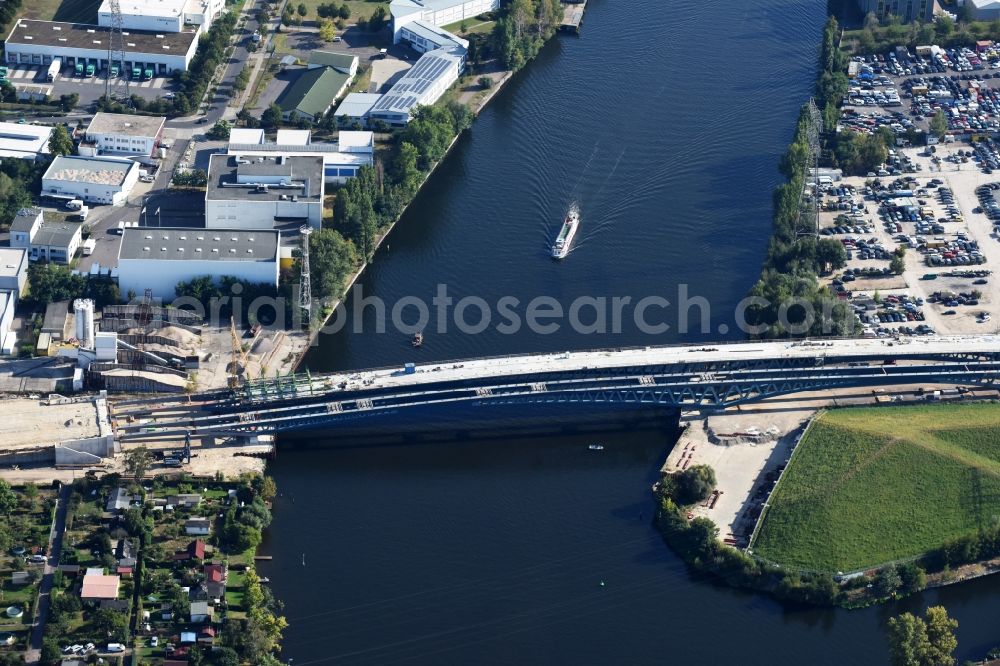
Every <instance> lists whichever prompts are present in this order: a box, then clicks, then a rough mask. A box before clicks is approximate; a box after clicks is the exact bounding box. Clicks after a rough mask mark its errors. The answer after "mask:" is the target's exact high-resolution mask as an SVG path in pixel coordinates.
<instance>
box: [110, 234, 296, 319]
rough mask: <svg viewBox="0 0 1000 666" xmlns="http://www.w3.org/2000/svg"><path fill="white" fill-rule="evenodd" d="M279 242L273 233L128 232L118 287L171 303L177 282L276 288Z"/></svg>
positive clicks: (123, 235) (122, 247)
mask: <svg viewBox="0 0 1000 666" xmlns="http://www.w3.org/2000/svg"><path fill="white" fill-rule="evenodd" d="M278 243H279V233H278V232H277V231H273V230H246V229H190V228H151V227H128V228H126V229H125V230H124V233H123V234H122V243H121V247H120V248H119V251H118V284H119V288H120V289H121V291H122V293H128V291H129V290H130V289H131V290H135V292H136V293H142V292H143V291H144V290H145V289H151V290H152V291H153V297H154V298H160V299H163V300H164V301H172V300H173V299H174V297H175V289H176V287H177V283H178V282H184V281H189V280H192V279H194V278H198V277H203V276H210V277H211V278H212V279H213V280H214V281H215V282H216V283H218V281H219V279H220V278H223V277H226V276H231V277H235V278H238V279H240V280H246V281H248V282H252V283H257V284H268V285H271V286H274V287H277V285H278V259H279V257H278V254H279V252H278Z"/></svg>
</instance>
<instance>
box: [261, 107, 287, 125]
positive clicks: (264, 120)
mask: <svg viewBox="0 0 1000 666" xmlns="http://www.w3.org/2000/svg"><path fill="white" fill-rule="evenodd" d="M281 120H282V117H281V107H280V106H278V105H277V104H271V106H269V107H267V109H266V110H265V111H264V113H263V114H262V115H261V117H260V123H261V125H263V126H264V127H279V126H280V125H281Z"/></svg>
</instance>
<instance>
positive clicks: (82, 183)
mask: <svg viewBox="0 0 1000 666" xmlns="http://www.w3.org/2000/svg"><path fill="white" fill-rule="evenodd" d="M138 180H139V164H138V163H136V162H133V161H131V160H123V159H114V158H108V157H83V156H75V155H57V156H56V158H55V159H54V160H52V164H50V165H49V168H48V170H47V171H46V172H45V174H44V175H43V176H42V192H41V194H42V196H45V197H53V198H56V199H67V200H69V199H81V200H83V201H87V202H93V203H100V204H113V205H115V206H118V205H120V204H123V203H125V202H126V200H127V199H128V195H129V193H130V192H131V191H132V188H133V187H135V184H136V182H137V181H138Z"/></svg>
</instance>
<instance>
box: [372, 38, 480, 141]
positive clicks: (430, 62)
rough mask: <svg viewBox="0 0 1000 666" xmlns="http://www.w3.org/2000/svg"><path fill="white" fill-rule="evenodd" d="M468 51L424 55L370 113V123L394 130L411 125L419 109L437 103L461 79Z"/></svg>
mask: <svg viewBox="0 0 1000 666" xmlns="http://www.w3.org/2000/svg"><path fill="white" fill-rule="evenodd" d="M465 54H466V51H465V49H464V48H462V47H459V46H453V47H449V48H441V49H435V50H433V51H428V52H427V53H425V54H424V55H422V56H420V60H418V61H417V64H415V65H414V66H413V67H411V68H410V69H409V70H407V72H406V73H405V74H404V75H403V77H402V78H401V79H399V80H398V81H396V83H394V84H393V86H392V88H390V89H389V92H387V93H386V94H384V95H382V98H381V99H380V100H379V101H378V102H376V103H375V105H374V106H372V108H371V109H370V110H369V111H368V118H369V122H372V121H375V120H381V121H383V122H385V123H388V124H389V125H392V126H394V127H402V126H404V125H406V124H407V123H408V122H410V117H411V116H412V114H413V112H414V111H415V110H416V108H417V107H418V106H423V105H428V104H433V103H434V102H436V101H438V99H440V97H441V95H443V94H444V93H445V91H446V90H448V88H449V87H450V86H451V84H453V83H454V82H455V81H457V80H458V77H459V75H460V74H461V73H462V70H463V69H464V68H465Z"/></svg>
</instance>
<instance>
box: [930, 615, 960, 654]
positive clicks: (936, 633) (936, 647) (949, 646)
mask: <svg viewBox="0 0 1000 666" xmlns="http://www.w3.org/2000/svg"><path fill="white" fill-rule="evenodd" d="M924 617H925V618H926V624H927V640H928V642H929V643H930V649H929V650H928V658H927V659H926V660H925V662H924V663H926V664H928V666H930V664H934V666H952V664H954V663H955V657H954V652H955V648H957V647H958V640H957V639H956V638H955V630H956V629H958V622H957V621H956V620H953V619H951V618H950V617H948V611H947V609H945V607H944V606H931V607H930V608H928V609H927V612H926V613H925V614H924Z"/></svg>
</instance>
